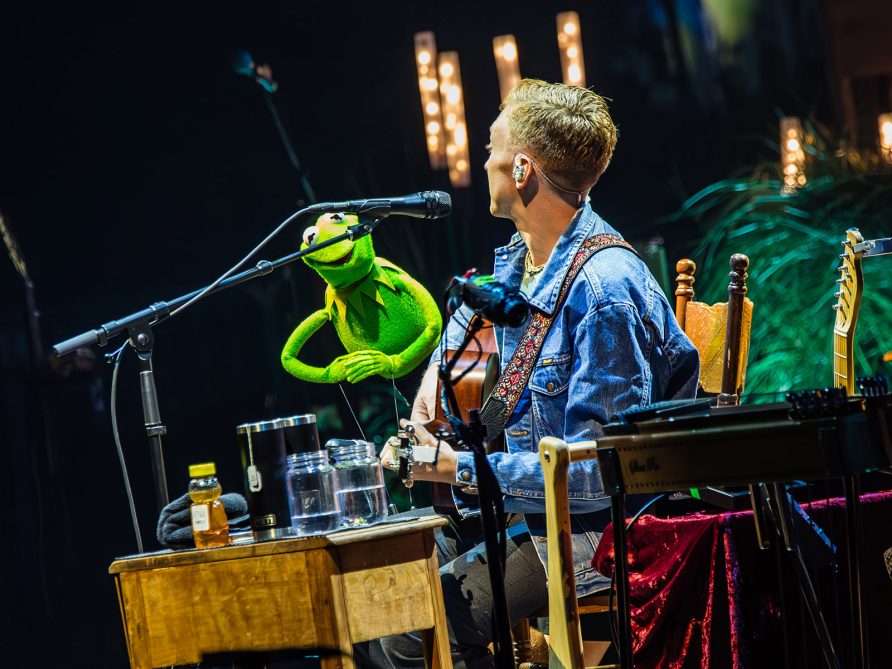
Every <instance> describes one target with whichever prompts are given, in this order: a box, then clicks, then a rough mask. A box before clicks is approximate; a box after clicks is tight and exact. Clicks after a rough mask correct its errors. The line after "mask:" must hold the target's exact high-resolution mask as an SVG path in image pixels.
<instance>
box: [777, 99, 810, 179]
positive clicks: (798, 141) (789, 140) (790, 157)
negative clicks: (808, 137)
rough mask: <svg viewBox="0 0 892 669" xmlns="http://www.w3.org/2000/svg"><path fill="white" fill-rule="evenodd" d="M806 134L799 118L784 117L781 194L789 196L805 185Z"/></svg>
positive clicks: (781, 133) (781, 134) (781, 121)
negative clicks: (803, 145)
mask: <svg viewBox="0 0 892 669" xmlns="http://www.w3.org/2000/svg"><path fill="white" fill-rule="evenodd" d="M803 141H804V133H803V132H802V122H801V121H800V120H799V117H798V116H784V117H783V118H782V119H781V120H780V154H781V169H782V170H783V179H784V185H783V187H782V188H781V192H782V193H784V194H785V195H789V194H790V193H792V192H794V191H795V190H796V189H797V188H801V187H802V186H804V185H805V182H806V178H805V149H803V147H802V144H803Z"/></svg>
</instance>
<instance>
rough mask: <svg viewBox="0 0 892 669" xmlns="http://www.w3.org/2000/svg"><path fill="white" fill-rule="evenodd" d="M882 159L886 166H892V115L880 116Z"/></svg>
mask: <svg viewBox="0 0 892 669" xmlns="http://www.w3.org/2000/svg"><path fill="white" fill-rule="evenodd" d="M878 125H879V130H880V158H881V159H882V161H883V162H884V163H885V164H886V165H892V114H880V115H879V118H878Z"/></svg>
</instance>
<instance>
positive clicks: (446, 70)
mask: <svg viewBox="0 0 892 669" xmlns="http://www.w3.org/2000/svg"><path fill="white" fill-rule="evenodd" d="M439 61H440V65H439V74H440V100H441V101H442V103H443V130H444V132H445V134H446V163H447V165H448V166H449V182H450V183H451V184H452V186H453V187H454V188H460V187H463V186H470V185H471V160H470V152H469V150H468V126H467V124H466V123H465V98H464V92H463V91H462V85H461V71H460V70H459V67H458V52H457V51H444V52H443V53H441V54H440V58H439Z"/></svg>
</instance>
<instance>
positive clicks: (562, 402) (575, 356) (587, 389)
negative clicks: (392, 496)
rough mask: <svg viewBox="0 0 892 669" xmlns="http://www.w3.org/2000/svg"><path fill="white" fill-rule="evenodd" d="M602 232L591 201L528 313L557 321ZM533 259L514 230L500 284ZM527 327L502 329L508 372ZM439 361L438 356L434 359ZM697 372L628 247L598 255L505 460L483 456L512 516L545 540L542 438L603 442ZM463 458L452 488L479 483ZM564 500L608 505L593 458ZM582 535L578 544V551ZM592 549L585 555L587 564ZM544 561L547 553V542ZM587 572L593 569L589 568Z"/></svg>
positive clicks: (558, 325)
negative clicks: (585, 246)
mask: <svg viewBox="0 0 892 669" xmlns="http://www.w3.org/2000/svg"><path fill="white" fill-rule="evenodd" d="M599 233H610V234H618V233H617V232H616V230H614V229H613V228H612V227H610V226H609V225H608V224H607V223H606V222H605V221H604V220H603V219H602V218H601V217H600V216H598V215H597V214H596V213H595V212H593V211H592V209H591V207H590V206H589V204H588V202H586V203H585V204H584V205H583V206H582V207H580V209H579V211H578V212H577V214H576V216H575V217H574V219H573V221H572V222H571V223H570V225H569V226H568V227H567V230H566V231H565V232H564V234H563V235H562V236H561V238H560V240H559V241H558V243H557V245H556V246H555V248H554V251H553V252H552V254H551V257H550V258H549V259H548V263H547V264H546V266H545V269H544V270H543V272H542V275H541V277H540V279H539V281H538V283H537V284H536V285H535V287H534V288H533V290H532V293H531V294H530V295H528V296H527V298H528V300H529V303H530V306H531V308H532V309H538V310H540V311H543V312H545V313H547V314H554V312H555V309H556V307H557V299H558V294H559V292H560V289H561V285H562V283H563V281H564V276H565V274H566V272H567V270H568V268H569V266H570V263H571V261H572V259H573V258H574V256H575V255H576V252H577V250H578V249H579V247H580V245H581V244H582V242H583V241H584V240H585V239H587V238H588V237H591V236H592V235H595V234H599ZM526 252H527V247H526V245H525V244H524V242H523V240H522V239H521V237H520V235H519V234H515V235H514V236H513V237H512V238H511V241H510V242H509V243H508V245H507V246H504V247H502V248H498V249H496V251H495V264H494V268H493V276H494V277H495V278H496V279H497V280H498V281H501V282H502V283H504V284H506V285H508V286H510V287H514V288H519V287H520V283H521V279H522V277H523V271H524V259H525V255H526ZM470 315H471V314H470V312H469V311H468V310H467V308H466V307H462V309H461V310H460V311H459V313H457V314H456V315H455V316H453V317H452V319H451V320H450V321H449V323H448V325H447V328H446V332H445V333H444V337H445V342H444V344H445V348H449V349H456V348H458V346H459V345H460V343H461V341H462V338H463V337H464V329H465V325H466V323H467V321H468V317H469V316H470ZM529 318H531V316H530V317H529ZM528 322H529V320H528V321H527V322H526V323H524V324H523V325H521V326H520V327H516V328H496V341H497V342H498V346H499V357H500V362H501V365H502V368H503V369H504V367H505V365H506V364H507V362H508V360H509V358H510V357H511V354H512V353H513V351H514V349H515V347H516V346H517V344H518V342H519V341H520V338H521V337H522V335H523V333H524V331H525V330H526V326H527V323H528ZM438 357H439V354H438V353H437V352H435V353H434V361H435V360H436V359H437V358H438ZM698 374H699V358H698V355H697V351H696V349H695V348H694V346H693V344H692V343H691V341H690V340H689V339H688V338H687V336H686V335H685V334H684V332H683V331H682V330H681V328H680V327H679V325H678V322H677V321H676V320H675V315H674V313H673V311H672V308H671V307H670V305H669V302H668V301H667V300H666V297H665V296H664V295H663V292H662V291H661V290H660V288H659V286H658V284H657V282H656V280H655V279H654V277H653V276H652V275H651V273H650V271H649V270H648V269H647V267H646V266H645V264H644V263H643V262H642V261H641V260H640V259H639V258H638V257H637V256H636V255H635V254H633V253H632V252H630V251H629V250H627V249H623V248H607V249H604V250H602V251H600V252H598V253H596V254H595V255H593V256H592V257H591V258H589V260H588V261H587V262H586V263H585V265H584V266H583V268H582V270H581V271H580V272H579V274H578V275H577V276H576V278H575V279H574V281H573V284H572V286H571V287H570V290H569V292H568V294H567V298H566V300H565V301H564V303H563V305H562V306H561V308H560V310H559V311H558V313H557V315H556V316H555V320H554V323H553V324H552V326H551V329H550V330H549V332H548V335H547V336H546V338H545V342H544V344H543V346H542V351H541V353H540V355H539V359H538V361H537V362H536V366H535V368H534V369H533V373H532V376H531V377H530V382H529V384H528V386H527V388H526V390H525V391H524V393H523V394H522V396H521V398H520V400H519V401H518V403H517V406H516V408H515V410H514V413H513V414H512V416H511V418H510V420H509V421H508V424H507V426H506V428H505V432H506V435H505V436H506V439H505V441H506V446H507V452H505V453H493V454H491V455H489V456H488V458H489V462H490V464H491V465H492V468H493V470H494V472H495V475H496V478H497V479H498V481H499V485H500V487H501V490H502V492H503V494H504V496H505V509H506V511H513V512H519V513H524V514H526V515H527V519H528V524H529V527H530V531H531V534H533V535H534V537H535V536H536V535H537V534H542V535H544V522H541V517H539V514H542V513H543V512H544V510H545V481H544V477H543V473H542V467H541V466H540V463H539V452H538V444H539V440H540V439H541V438H542V437H544V436H554V437H558V438H560V439H563V440H565V441H567V442H577V441H585V440H589V439H597V438H598V437H600V436H601V435H602V434H603V431H602V425H604V424H605V423H607V422H609V421H610V419H612V418H613V417H614V416H615V415H616V414H618V413H619V412H621V411H624V410H626V409H629V408H632V407H636V406H644V405H646V404H650V403H652V402H657V401H660V400H668V399H681V398H686V397H693V396H694V394H695V392H696V389H697V379H698ZM456 457H457V474H456V478H457V482H458V483H460V484H461V483H475V482H476V478H477V476H476V471H475V467H474V460H473V455H472V454H471V453H466V452H459V453H457V454H456ZM569 499H570V511H571V513H572V514H584V515H589V514H592V512H597V511H599V510H603V509H606V508H607V507H608V506H609V505H610V501H609V498H608V497H606V496H605V494H604V488H603V485H602V482H601V474H600V471H599V469H598V465H597V463H596V462H595V461H594V460H592V461H586V462H576V463H572V464H571V465H570V471H569ZM592 517H593V518H594V517H605V516H604V514H603V513H601V514H593V515H592ZM574 521H583V517H578V516H577V517H574ZM540 525H541V528H540ZM578 525H579V523H576V522H575V523H574V535H578V534H580V533H585V534H586V535H589V536H588V538H589V539H592V538H594V539H595V541H594V544H595V545H596V543H597V537H596V536H595V535H593V534H592V531H593V530H596V529H600V528H592V527H585V526H584V525H585V524H584V523H583V525H582V526H578ZM577 538H579V537H576V536H574V552H576V545H575V544H576V541H575V539H577ZM593 550H594V548H593V547H592V548H591V550H590V551H589V550H582V551H579V552H581V553H582V554H588V559H590V558H591V553H593ZM540 555H544V543H543V544H542V549H541V550H540ZM578 557H579V558H583V555H579V556H578ZM585 567H586V568H588V569H590V566H589V565H588V564H586V565H585ZM578 580H579V575H577V581H578ZM578 585H582V586H583V587H581V588H580V590H582V591H584V590H586V589H588V588H585V587H584V584H578Z"/></svg>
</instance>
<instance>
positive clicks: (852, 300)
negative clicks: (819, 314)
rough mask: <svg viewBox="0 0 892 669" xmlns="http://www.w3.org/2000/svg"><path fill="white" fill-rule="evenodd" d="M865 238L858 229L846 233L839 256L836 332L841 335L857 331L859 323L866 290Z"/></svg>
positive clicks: (835, 307) (835, 305) (835, 306)
mask: <svg viewBox="0 0 892 669" xmlns="http://www.w3.org/2000/svg"><path fill="white" fill-rule="evenodd" d="M863 241H864V238H863V237H862V236H861V233H860V232H859V231H858V229H857V228H850V229H849V230H847V231H846V238H845V240H844V241H843V242H842V247H843V250H842V253H840V254H839V259H840V263H839V267H837V271H838V272H839V273H840V277H839V278H838V279H837V280H836V283H837V285H838V286H839V290H838V291H837V292H836V293H835V297H836V304H834V305H833V308H834V309H836V323H835V324H834V330H835V331H836V332H837V333H838V334H841V335H846V336H848V335H849V334H851V333H853V332H854V330H855V324H856V323H857V321H858V310H859V309H860V307H861V292H862V290H863V289H864V281H863V279H862V275H861V255H862V254H863V250H862V248H861V247H860V245H861V243H862V242H863Z"/></svg>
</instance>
